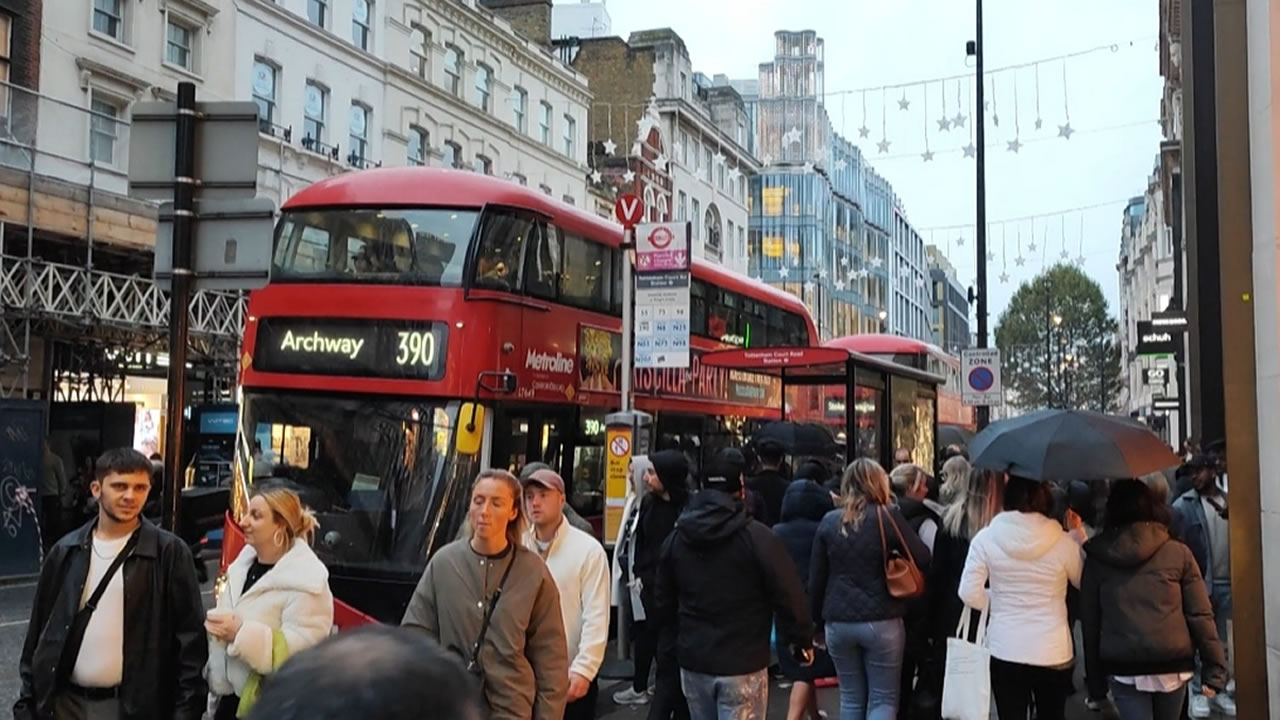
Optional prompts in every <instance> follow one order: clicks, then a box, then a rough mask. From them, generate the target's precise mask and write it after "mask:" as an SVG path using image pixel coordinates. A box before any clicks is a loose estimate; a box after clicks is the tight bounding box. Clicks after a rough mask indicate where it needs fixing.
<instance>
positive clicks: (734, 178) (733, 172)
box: [729, 165, 742, 183]
mask: <svg viewBox="0 0 1280 720" xmlns="http://www.w3.org/2000/svg"><path fill="white" fill-rule="evenodd" d="M741 174H742V170H741V169H739V168H738V167H737V166H736V165H735V166H734V167H731V168H729V182H731V183H736V182H738V176H739V175H741Z"/></svg>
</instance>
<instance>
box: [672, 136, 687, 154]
mask: <svg viewBox="0 0 1280 720" xmlns="http://www.w3.org/2000/svg"><path fill="white" fill-rule="evenodd" d="M671 149H672V150H675V151H676V157H684V143H682V142H680V141H679V140H677V141H676V142H675V144H674V145H672V146H671Z"/></svg>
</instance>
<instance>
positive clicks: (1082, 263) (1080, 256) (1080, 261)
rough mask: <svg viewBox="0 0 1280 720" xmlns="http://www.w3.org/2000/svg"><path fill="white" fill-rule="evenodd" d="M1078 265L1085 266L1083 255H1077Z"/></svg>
mask: <svg viewBox="0 0 1280 720" xmlns="http://www.w3.org/2000/svg"><path fill="white" fill-rule="evenodd" d="M1076 264H1077V265H1084V256H1083V255H1077V256H1076Z"/></svg>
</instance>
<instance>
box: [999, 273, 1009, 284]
mask: <svg viewBox="0 0 1280 720" xmlns="http://www.w3.org/2000/svg"><path fill="white" fill-rule="evenodd" d="M1000 282H1002V283H1007V282H1009V273H1007V272H1002V273H1000Z"/></svg>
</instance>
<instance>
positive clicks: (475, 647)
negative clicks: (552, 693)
mask: <svg viewBox="0 0 1280 720" xmlns="http://www.w3.org/2000/svg"><path fill="white" fill-rule="evenodd" d="M516 552H517V551H516V549H515V548H514V547H513V548H512V549H511V560H509V561H508V562H507V569H506V570H504V571H503V572H502V579H501V580H499V581H498V587H497V589H495V590H494V591H493V595H490V596H489V606H488V607H487V608H485V611H484V620H483V621H482V622H481V623H480V634H479V635H477V636H476V641H475V643H474V644H472V646H471V652H470V653H469V654H465V655H462V653H461V652H459V654H460V655H462V659H463V660H464V661H466V669H467V672H468V673H470V674H471V675H472V677H474V678H475V679H476V682H477V684H478V686H479V688H480V689H481V690H484V666H483V665H482V664H481V663H480V648H481V647H483V646H484V638H485V636H486V635H488V634H489V623H490V622H491V621H492V620H493V610H494V608H496V607H497V606H498V600H500V599H501V598H502V588H503V586H504V585H506V584H507V577H508V576H510V575H511V568H512V567H514V566H515V564H516Z"/></svg>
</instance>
